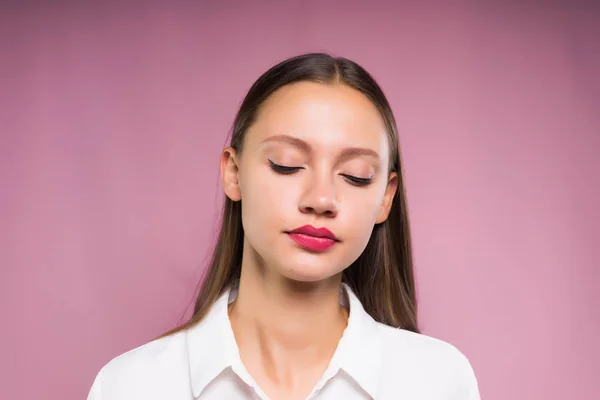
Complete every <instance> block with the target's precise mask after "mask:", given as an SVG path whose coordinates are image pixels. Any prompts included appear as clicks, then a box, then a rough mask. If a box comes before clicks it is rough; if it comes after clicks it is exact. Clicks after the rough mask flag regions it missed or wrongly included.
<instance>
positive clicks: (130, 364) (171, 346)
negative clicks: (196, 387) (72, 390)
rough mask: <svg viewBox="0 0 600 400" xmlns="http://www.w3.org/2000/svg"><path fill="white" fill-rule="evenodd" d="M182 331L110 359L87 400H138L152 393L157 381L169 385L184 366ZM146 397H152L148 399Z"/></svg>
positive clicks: (184, 351)
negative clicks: (128, 399)
mask: <svg viewBox="0 0 600 400" xmlns="http://www.w3.org/2000/svg"><path fill="white" fill-rule="evenodd" d="M186 360H187V352H186V345H185V332H178V333H176V334H173V335H171V336H166V337H163V338H160V339H156V340H154V341H151V342H149V343H146V344H144V345H142V346H139V347H136V348H134V349H132V350H129V351H127V352H125V353H123V354H120V355H118V356H117V357H115V358H113V359H112V360H110V361H109V362H108V363H106V364H105V365H104V366H103V367H102V368H101V369H100V372H99V373H98V374H97V375H96V378H95V379H94V383H93V385H92V388H91V390H90V392H89V397H88V400H100V399H111V400H112V399H125V398H131V399H133V398H138V397H139V396H140V395H141V394H142V393H146V392H147V393H152V392H154V394H156V391H157V390H158V391H160V388H158V387H154V385H156V383H157V382H161V383H162V384H164V383H165V382H169V380H168V379H165V378H168V377H169V376H170V375H173V376H174V377H176V376H177V374H179V375H180V376H185V375H186V374H181V369H182V368H184V367H186V366H187V363H186ZM150 398H156V397H154V396H151V397H150Z"/></svg>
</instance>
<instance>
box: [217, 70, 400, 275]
mask: <svg viewBox="0 0 600 400" xmlns="http://www.w3.org/2000/svg"><path fill="white" fill-rule="evenodd" d="M389 162H390V160H389V144H388V139H387V132H386V129H385V126H384V123H383V120H382V118H381V116H380V114H379V112H378V111H377V109H376V108H375V106H374V105H373V104H372V103H371V102H370V100H369V99H367V98H366V97H365V96H364V95H363V94H361V93H360V92H358V91H356V90H354V89H352V88H350V87H348V86H345V85H341V84H336V85H326V84H319V83H312V82H301V83H295V84H292V85H288V86H285V87H283V88H281V89H279V90H278V91H276V92H275V93H274V94H273V95H271V96H270V97H269V98H268V99H267V100H266V101H265V103H264V104H263V105H262V106H261V108H260V111H259V113H258V116H257V118H256V121H255V123H254V124H253V125H252V126H251V127H250V129H249V130H248V132H247V134H246V137H245V139H244V146H243V151H242V152H241V153H239V154H236V152H235V150H233V149H231V148H228V149H226V150H225V152H224V153H223V157H222V162H221V171H222V175H223V184H224V189H225V192H226V194H227V195H228V196H229V197H230V198H231V199H232V200H234V201H238V200H241V202H242V203H241V204H242V222H243V227H244V234H245V242H244V246H246V248H245V249H244V256H245V257H246V254H250V253H247V252H252V253H253V257H254V258H255V259H256V260H258V262H260V263H262V264H264V267H265V268H267V269H268V270H269V271H272V272H276V273H278V274H280V275H283V276H284V277H286V278H289V279H292V280H297V281H304V282H315V281H319V280H323V279H327V278H330V277H332V276H335V275H337V274H339V273H340V272H342V271H343V270H344V269H345V268H347V267H348V266H350V265H351V264H352V263H353V262H354V261H355V260H356V259H357V258H358V256H359V255H360V254H361V253H362V251H363V250H364V249H365V247H366V245H367V243H368V241H369V238H370V235H371V232H372V230H373V227H374V225H375V224H376V223H380V222H383V221H384V220H385V219H386V218H387V216H388V213H389V209H390V207H391V203H392V199H393V196H394V193H395V191H396V187H397V176H396V174H395V173H392V174H389V173H388V170H389ZM313 228H316V229H313ZM248 247H249V248H248Z"/></svg>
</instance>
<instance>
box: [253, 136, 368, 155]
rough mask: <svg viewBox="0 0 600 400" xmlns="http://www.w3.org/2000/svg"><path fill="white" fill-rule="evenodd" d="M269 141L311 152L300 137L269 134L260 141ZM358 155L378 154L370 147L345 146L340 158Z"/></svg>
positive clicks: (309, 147)
mask: <svg viewBox="0 0 600 400" xmlns="http://www.w3.org/2000/svg"><path fill="white" fill-rule="evenodd" d="M269 142H281V143H287V144H290V145H292V146H294V147H297V148H298V149H300V150H302V151H304V152H306V153H310V152H311V146H310V145H309V144H308V143H307V142H305V141H304V140H302V139H299V138H296V137H293V136H289V135H274V136H270V137H268V138H266V139H265V140H263V141H262V143H269ZM359 156H368V157H373V158H375V159H379V154H378V153H377V152H376V151H374V150H371V149H366V148H363V147H346V148H344V149H343V150H342V153H341V155H340V158H343V159H349V158H353V157H359Z"/></svg>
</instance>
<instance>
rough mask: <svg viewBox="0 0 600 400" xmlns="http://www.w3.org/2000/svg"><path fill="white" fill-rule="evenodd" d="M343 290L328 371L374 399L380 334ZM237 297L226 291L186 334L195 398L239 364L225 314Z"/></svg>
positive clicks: (355, 301)
mask: <svg viewBox="0 0 600 400" xmlns="http://www.w3.org/2000/svg"><path fill="white" fill-rule="evenodd" d="M342 289H343V290H342V294H341V296H340V301H341V302H342V303H344V304H345V305H348V306H349V317H348V326H347V327H346V329H345V330H344V333H343V335H342V338H341V339H340V341H339V343H338V347H337V349H336V351H335V353H334V355H333V358H332V360H331V363H330V367H329V368H328V370H329V371H331V372H332V373H333V375H335V374H336V373H337V371H338V370H339V369H341V370H343V371H344V372H345V373H347V374H348V375H349V376H350V377H351V378H352V379H354V380H355V381H356V383H358V384H359V385H360V386H361V388H362V389H363V390H364V391H365V392H367V393H368V394H369V396H371V397H372V398H376V397H377V387H378V383H379V376H380V366H381V362H382V359H381V357H382V349H381V343H382V341H381V338H380V335H381V333H380V332H381V331H380V330H379V329H377V322H375V320H373V318H372V317H371V316H370V315H369V314H367V312H366V311H365V310H364V308H363V306H362V304H361V303H360V300H359V299H358V297H356V295H355V294H354V293H353V292H352V290H351V289H350V288H349V287H348V285H346V284H342ZM236 295H237V290H236V289H235V288H234V289H231V290H227V291H226V292H225V293H224V294H223V295H221V297H219V298H218V299H217V301H216V302H215V303H214V304H213V306H212V307H211V309H210V311H209V312H208V314H207V315H206V316H205V317H204V318H203V319H202V320H201V321H200V322H199V323H198V324H196V325H195V326H193V327H191V328H189V330H188V331H187V333H186V335H187V350H188V358H189V365H190V379H191V386H192V394H193V395H194V397H196V398H197V397H199V396H200V394H201V393H202V391H203V390H204V388H205V387H206V386H207V385H208V384H209V383H210V382H211V381H212V380H214V379H215V378H216V377H217V376H219V375H220V374H221V373H222V372H223V371H224V370H225V369H226V368H229V367H233V366H234V365H235V364H236V363H237V362H241V361H239V351H238V347H237V343H236V341H235V337H234V335H233V330H232V329H231V324H230V322H229V315H228V312H227V308H228V305H229V304H230V303H231V302H232V301H233V300H234V299H235V296H236Z"/></svg>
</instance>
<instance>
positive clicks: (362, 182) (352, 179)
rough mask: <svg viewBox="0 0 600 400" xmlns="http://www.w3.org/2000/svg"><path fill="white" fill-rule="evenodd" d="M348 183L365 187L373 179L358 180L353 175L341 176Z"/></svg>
mask: <svg viewBox="0 0 600 400" xmlns="http://www.w3.org/2000/svg"><path fill="white" fill-rule="evenodd" d="M341 175H342V176H343V177H344V178H346V180H347V181H348V182H350V183H351V184H352V185H354V186H367V185H368V184H370V183H371V182H373V177H370V178H359V177H358V176H354V175H347V174H341Z"/></svg>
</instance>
